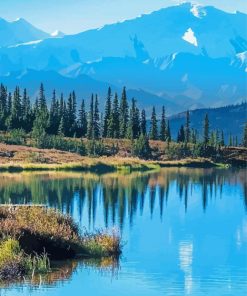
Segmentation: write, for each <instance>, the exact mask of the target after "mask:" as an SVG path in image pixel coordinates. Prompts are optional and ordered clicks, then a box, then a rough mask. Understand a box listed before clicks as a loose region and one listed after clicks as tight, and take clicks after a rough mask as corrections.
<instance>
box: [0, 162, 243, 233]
mask: <svg viewBox="0 0 247 296" xmlns="http://www.w3.org/2000/svg"><path fill="white" fill-rule="evenodd" d="M226 184H229V185H236V184H239V185H241V186H242V187H243V191H244V200H243V202H244V205H245V207H246V210H247V181H246V171H245V170H236V171H232V170H215V169H176V168H170V169H164V170H162V171H161V172H156V173H144V174H141V173H133V174H130V175H121V174H107V175H102V176H97V175H93V174H79V173H66V174H64V173H36V174H33V173H32V174H30V173H22V174H1V179H0V203H20V204H22V203H39V204H47V205H49V206H50V207H54V208H58V209H59V210H62V211H63V212H65V213H68V214H71V215H73V214H74V212H75V211H77V212H78V215H79V220H81V218H82V214H83V213H84V211H85V208H86V212H87V217H88V226H89V228H93V227H94V226H95V221H96V218H97V217H96V215H97V213H98V208H102V210H103V213H102V214H103V219H104V225H105V227H108V226H109V225H112V224H113V225H118V226H119V228H120V229H122V228H123V226H124V224H125V223H126V221H128V222H129V224H130V225H132V223H133V221H134V219H135V217H136V214H137V211H139V212H140V215H142V213H143V209H144V206H145V204H146V203H148V206H149V211H150V217H151V218H152V217H153V212H154V207H155V203H156V200H158V204H159V213H160V218H161V219H162V217H163V215H164V211H165V207H166V206H167V204H168V203H169V192H170V189H171V188H173V187H175V188H176V195H177V196H178V198H179V199H180V200H181V202H183V204H184V210H185V212H186V211H187V210H188V206H189V200H190V198H191V197H192V196H193V195H195V194H197V191H198V188H199V191H200V195H201V196H200V197H199V198H201V204H202V208H203V210H204V211H206V209H207V204H208V200H209V199H213V198H221V196H222V188H223V185H226ZM99 203H100V206H99ZM102 205H103V207H102Z"/></svg>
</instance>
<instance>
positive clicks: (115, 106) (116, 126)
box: [112, 93, 120, 138]
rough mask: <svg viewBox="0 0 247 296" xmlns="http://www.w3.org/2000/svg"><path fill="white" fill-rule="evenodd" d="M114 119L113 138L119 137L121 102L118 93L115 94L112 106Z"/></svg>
mask: <svg viewBox="0 0 247 296" xmlns="http://www.w3.org/2000/svg"><path fill="white" fill-rule="evenodd" d="M112 121H113V131H114V132H113V138H119V133H120V130H119V125H120V123H119V103H118V95H117V93H116V94H115V97H114V101H113V106H112Z"/></svg>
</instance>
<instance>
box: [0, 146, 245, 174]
mask: <svg viewBox="0 0 247 296" xmlns="http://www.w3.org/2000/svg"><path fill="white" fill-rule="evenodd" d="M107 143H108V142H107ZM111 144H112V143H111V142H110V140H109V143H108V145H109V146H110V145H111ZM151 144H152V149H153V151H154V152H153V154H154V155H153V158H152V160H144V159H139V158H134V157H130V153H129V151H130V149H131V147H130V141H127V140H121V141H120V140H119V153H118V154H117V155H115V156H100V157H97V158H96V157H88V156H81V155H79V154H77V153H72V152H65V151H60V150H54V149H39V148H34V147H27V146H18V145H6V144H1V143H0V172H1V171H8V172H19V171H48V170H53V171H59V170H60V171H86V172H94V173H105V172H115V171H123V172H132V171H147V170H153V169H158V168H159V167H171V166H174V167H175V166H176V167H182V166H184V167H206V168H207V167H214V166H242V167H243V166H246V163H247V149H245V148H225V150H223V152H224V153H222V155H223V156H222V157H221V158H219V159H214V158H203V157H188V156H181V155H180V156H179V157H178V156H176V154H175V155H173V156H170V155H168V154H167V153H168V152H167V151H168V150H167V147H166V146H165V145H166V143H163V142H161V141H153V142H151ZM121 145H122V146H121ZM173 145H175V146H176V147H177V148H178V147H179V146H178V144H175V143H173ZM175 146H174V147H175ZM174 147H173V148H174ZM174 149H175V148H174ZM175 156H176V157H175Z"/></svg>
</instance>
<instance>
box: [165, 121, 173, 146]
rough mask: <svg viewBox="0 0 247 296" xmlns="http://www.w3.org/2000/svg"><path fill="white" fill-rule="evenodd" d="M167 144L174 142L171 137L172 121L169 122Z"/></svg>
mask: <svg viewBox="0 0 247 296" xmlns="http://www.w3.org/2000/svg"><path fill="white" fill-rule="evenodd" d="M166 140H167V142H168V143H170V142H171V140H172V136H171V129H170V121H169V120H168V121H167V138H166Z"/></svg>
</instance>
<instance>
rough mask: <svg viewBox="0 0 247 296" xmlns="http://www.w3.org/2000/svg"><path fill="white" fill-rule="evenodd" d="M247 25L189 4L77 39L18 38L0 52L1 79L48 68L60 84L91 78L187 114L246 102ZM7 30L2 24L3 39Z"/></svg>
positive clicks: (243, 19)
mask: <svg viewBox="0 0 247 296" xmlns="http://www.w3.org/2000/svg"><path fill="white" fill-rule="evenodd" d="M5 22H6V21H5ZM18 22H20V21H18ZM18 22H17V23H18ZM246 23H247V15H246V14H243V13H239V12H237V13H227V12H224V11H221V10H218V9H216V8H214V7H211V6H208V7H202V6H198V5H192V4H189V3H184V4H181V5H177V6H172V7H169V8H164V9H161V10H159V11H155V12H153V13H151V14H146V15H142V16H140V17H138V18H135V19H132V20H127V21H123V22H120V23H116V24H111V25H106V26H104V27H102V28H99V29H96V30H89V31H86V32H82V33H80V34H76V35H65V36H63V34H62V33H60V32H55V33H54V34H52V35H48V37H47V38H37V39H31V40H24V41H23V40H21V41H20V42H17V41H16V40H15V41H14V42H13V44H11V46H9V47H6V46H5V47H2V48H0V75H7V74H9V73H10V72H11V71H16V70H20V71H23V70H26V69H33V70H36V72H34V73H33V75H38V71H44V70H45V71H48V70H49V71H55V72H57V73H59V77H60V78H59V79H60V80H61V85H62V84H63V79H62V78H66V79H69V80H68V83H70V84H71V81H72V80H74V79H77V78H78V77H81V76H82V75H86V76H87V77H91V79H94V80H97V81H102V82H104V83H106V84H113V85H115V86H116V87H118V88H121V87H122V86H124V85H126V86H127V87H128V88H130V89H133V90H138V89H141V90H142V91H143V92H145V93H148V94H153V95H154V96H156V97H157V98H158V99H162V98H163V99H164V98H167V100H168V101H170V102H172V103H174V104H176V105H180V106H182V105H183V107H185V106H186V108H187V107H200V106H215V105H217V106H218V105H220V104H226V103H234V102H238V101H241V100H245V99H246V88H245V85H246V55H245V52H247V31H246V29H245V28H246ZM2 28H3V25H2V22H1V20H0V37H1V34H2V31H4V32H5V30H2ZM58 37H60V38H58ZM1 40H2V39H1ZM39 40H42V42H39ZM20 43H22V44H20ZM0 46H1V41H0ZM61 77H62V78H61ZM66 81H67V80H66ZM71 85H73V84H71ZM95 86H96V84H95ZM92 91H95V92H97V91H98V90H97V89H92ZM139 93H141V92H139ZM142 94H143V96H144V93H142Z"/></svg>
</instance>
